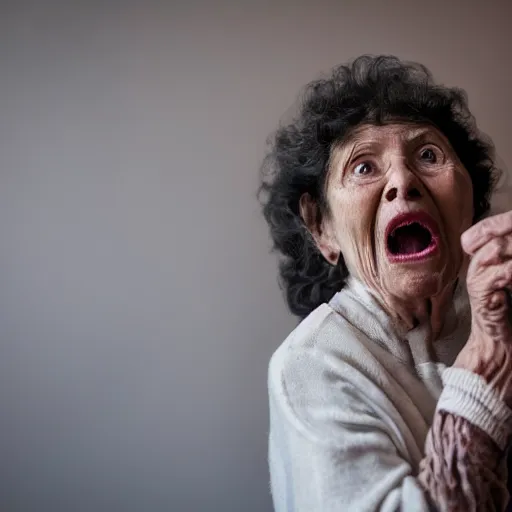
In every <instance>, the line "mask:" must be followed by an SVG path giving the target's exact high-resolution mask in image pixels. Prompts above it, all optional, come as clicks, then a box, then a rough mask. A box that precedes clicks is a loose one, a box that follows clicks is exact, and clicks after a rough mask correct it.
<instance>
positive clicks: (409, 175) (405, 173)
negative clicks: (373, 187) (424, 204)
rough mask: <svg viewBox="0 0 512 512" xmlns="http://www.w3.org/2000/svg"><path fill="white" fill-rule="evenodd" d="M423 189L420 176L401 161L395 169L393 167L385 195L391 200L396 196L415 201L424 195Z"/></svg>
mask: <svg viewBox="0 0 512 512" xmlns="http://www.w3.org/2000/svg"><path fill="white" fill-rule="evenodd" d="M421 189H422V187H421V184H420V182H419V180H418V177H417V176H416V175H415V174H414V173H413V172H412V171H411V170H410V169H409V168H408V167H407V165H405V163H399V164H397V165H395V169H393V171H392V173H391V176H390V178H389V181H388V184H387V186H386V189H385V192H384V197H385V198H386V199H387V200H388V201H389V202H391V201H393V200H395V199H396V198H399V199H405V200H406V201H414V200H416V199H420V198H421V197H422V196H423V194H422V193H421Z"/></svg>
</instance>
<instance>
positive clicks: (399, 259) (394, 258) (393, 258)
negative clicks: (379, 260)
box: [388, 238, 439, 263]
mask: <svg viewBox="0 0 512 512" xmlns="http://www.w3.org/2000/svg"><path fill="white" fill-rule="evenodd" d="M438 247H439V244H438V240H437V239H436V238H433V239H432V242H431V243H430V245H429V246H428V247H427V248H426V249H423V251H421V252H414V253H411V254H391V253H390V252H389V251H388V259H389V261H390V262H391V263H409V262H416V261H423V260H426V259H427V258H429V257H430V256H432V255H433V254H434V253H436V252H437V248H438Z"/></svg>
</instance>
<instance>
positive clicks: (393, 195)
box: [386, 187, 398, 201]
mask: <svg viewBox="0 0 512 512" xmlns="http://www.w3.org/2000/svg"><path fill="white" fill-rule="evenodd" d="M397 193H398V191H397V189H396V188H395V187H393V188H390V189H389V190H388V191H387V192H386V199H387V200H388V201H393V199H395V198H396V196H397Z"/></svg>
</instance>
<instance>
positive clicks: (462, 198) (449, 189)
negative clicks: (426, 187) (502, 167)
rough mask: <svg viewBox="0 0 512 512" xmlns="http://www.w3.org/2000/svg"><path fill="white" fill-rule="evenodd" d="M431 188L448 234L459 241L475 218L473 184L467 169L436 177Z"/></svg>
mask: <svg viewBox="0 0 512 512" xmlns="http://www.w3.org/2000/svg"><path fill="white" fill-rule="evenodd" d="M430 190H431V192H432V195H433V197H434V200H435V201H436V203H437V207H438V209H439V211H440V213H441V216H442V218H443V222H444V223H445V226H446V228H447V230H448V233H447V234H448V236H450V238H454V239H455V240H450V242H451V243H452V242H456V243H457V244H458V243H459V237H460V235H461V234H462V233H463V232H464V231H465V230H466V229H467V228H469V227H470V226H471V224H472V220H473V186H472V183H471V179H470V177H469V175H468V174H467V172H466V171H465V170H463V171H451V172H447V173H445V174H444V175H443V176H440V177H439V178H438V179H436V180H435V181H434V182H433V183H432V184H431V186H430Z"/></svg>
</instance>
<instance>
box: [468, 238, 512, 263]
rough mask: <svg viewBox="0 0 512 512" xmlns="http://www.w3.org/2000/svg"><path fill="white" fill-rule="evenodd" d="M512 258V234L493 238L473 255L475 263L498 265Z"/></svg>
mask: <svg viewBox="0 0 512 512" xmlns="http://www.w3.org/2000/svg"><path fill="white" fill-rule="evenodd" d="M510 258H512V235H508V236H504V237H497V238H493V239H491V240H490V241H489V242H487V243H486V244H485V245H484V246H483V247H481V248H480V249H478V251H476V253H475V254H474V256H473V259H472V261H473V260H475V262H474V263H473V265H485V266H489V265H498V264H499V263H502V262H503V261H505V260H507V259H510Z"/></svg>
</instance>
